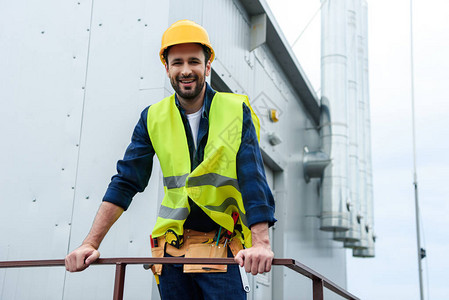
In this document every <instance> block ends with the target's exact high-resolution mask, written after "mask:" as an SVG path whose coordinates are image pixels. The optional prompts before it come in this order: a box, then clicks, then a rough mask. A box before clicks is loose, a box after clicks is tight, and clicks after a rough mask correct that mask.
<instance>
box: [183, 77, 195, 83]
mask: <svg viewBox="0 0 449 300" xmlns="http://www.w3.org/2000/svg"><path fill="white" fill-rule="evenodd" d="M180 81H181V83H184V84H186V83H192V82H193V81H194V79H193V78H190V79H181V80H180Z"/></svg>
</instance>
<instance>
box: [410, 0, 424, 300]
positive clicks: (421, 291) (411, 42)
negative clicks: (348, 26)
mask: <svg viewBox="0 0 449 300" xmlns="http://www.w3.org/2000/svg"><path fill="white" fill-rule="evenodd" d="M410 60H411V61H410V66H411V72H410V73H411V98H412V99H411V100H412V135H413V186H414V190H415V218H416V242H417V247H418V273H419V293H420V296H421V298H420V299H421V300H424V289H423V279H422V264H421V260H422V257H421V237H420V230H419V229H420V225H419V202H418V176H417V172H416V129H415V73H414V58H413V0H410Z"/></svg>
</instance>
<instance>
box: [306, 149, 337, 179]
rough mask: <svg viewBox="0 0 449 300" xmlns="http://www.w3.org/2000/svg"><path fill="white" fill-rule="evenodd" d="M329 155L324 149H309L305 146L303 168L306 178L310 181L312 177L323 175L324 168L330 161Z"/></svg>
mask: <svg viewBox="0 0 449 300" xmlns="http://www.w3.org/2000/svg"><path fill="white" fill-rule="evenodd" d="M330 161H331V160H330V159H329V155H327V154H326V153H325V152H323V151H309V148H308V147H304V155H303V169H304V179H305V181H306V182H309V181H310V179H311V178H321V177H323V172H324V169H325V168H326V167H327V165H328V164H329V163H330Z"/></svg>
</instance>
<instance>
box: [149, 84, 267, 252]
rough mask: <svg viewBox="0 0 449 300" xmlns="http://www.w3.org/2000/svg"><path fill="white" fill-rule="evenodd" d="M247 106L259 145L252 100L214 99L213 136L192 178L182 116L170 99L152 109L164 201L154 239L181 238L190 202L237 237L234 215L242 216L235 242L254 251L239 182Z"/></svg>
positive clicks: (152, 133) (151, 123)
mask: <svg viewBox="0 0 449 300" xmlns="http://www.w3.org/2000/svg"><path fill="white" fill-rule="evenodd" d="M242 103H245V104H246V105H247V106H248V107H249V108H250V109H251V114H252V119H253V124H254V126H255V128H256V133H257V137H258V139H259V129H260V125H259V119H258V118H257V116H256V114H255V113H254V111H253V110H252V108H251V106H250V104H249V101H248V97H247V96H244V95H237V94H230V93H219V92H217V93H215V96H214V98H213V100H212V103H211V107H210V112H209V135H208V140H207V144H206V147H205V149H204V160H203V162H202V163H201V164H200V165H199V166H198V167H196V168H195V170H193V171H192V172H190V170H191V165H190V164H191V161H190V153H189V147H188V143H187V137H186V133H185V130H184V124H183V122H182V119H181V114H180V112H179V110H178V108H177V107H176V103H175V96H174V95H172V96H170V97H167V98H165V99H163V100H162V101H160V102H158V103H156V104H153V105H151V106H150V108H149V109H148V117H147V126H148V134H149V136H150V139H151V142H152V144H153V147H154V150H155V152H156V155H157V156H158V158H159V162H160V164H161V168H162V173H163V176H164V191H165V196H164V199H163V200H162V204H161V207H160V209H159V215H158V218H157V221H156V225H155V226H154V228H153V233H152V235H153V238H155V237H159V236H162V235H164V234H165V232H166V231H167V230H168V229H171V230H173V231H174V232H175V233H176V234H178V235H183V231H184V228H183V225H184V222H185V221H186V219H187V217H188V215H189V213H190V206H189V201H188V197H190V198H191V199H192V201H194V202H195V203H196V204H197V205H198V206H199V207H201V209H202V210H203V211H204V212H205V213H206V214H207V215H208V216H209V217H210V218H211V219H212V220H213V221H214V222H216V223H217V224H218V225H220V226H222V227H223V228H225V229H227V230H229V231H231V232H234V222H233V219H232V217H231V214H232V213H233V212H234V211H236V212H238V213H239V220H238V222H237V224H239V225H241V227H242V232H236V237H237V238H239V239H240V240H241V242H242V243H243V244H244V245H245V247H247V248H248V247H251V231H250V230H249V228H248V223H247V221H246V211H245V207H244V205H243V200H242V195H241V193H240V190H239V185H238V181H237V168H236V158H237V152H238V150H239V148H240V143H241V137H242V126H243V108H242Z"/></svg>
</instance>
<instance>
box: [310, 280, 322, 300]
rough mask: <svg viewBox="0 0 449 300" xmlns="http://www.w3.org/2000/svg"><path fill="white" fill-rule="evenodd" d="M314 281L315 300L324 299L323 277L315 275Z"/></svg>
mask: <svg viewBox="0 0 449 300" xmlns="http://www.w3.org/2000/svg"><path fill="white" fill-rule="evenodd" d="M312 281H313V300H323V299H324V295H323V279H321V278H319V277H315V278H313V279H312Z"/></svg>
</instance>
